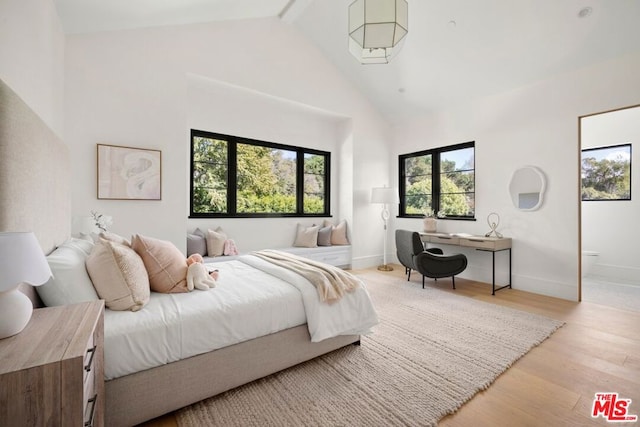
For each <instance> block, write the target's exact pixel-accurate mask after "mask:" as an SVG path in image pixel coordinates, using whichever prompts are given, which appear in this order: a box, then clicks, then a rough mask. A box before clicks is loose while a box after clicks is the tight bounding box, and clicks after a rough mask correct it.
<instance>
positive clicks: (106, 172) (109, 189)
mask: <svg viewBox="0 0 640 427" xmlns="http://www.w3.org/2000/svg"><path fill="white" fill-rule="evenodd" d="M161 175H162V152H161V151H160V150H148V149H143V148H133V147H120V146H117V145H105V144H98V199H114V200H161V198H162V184H161Z"/></svg>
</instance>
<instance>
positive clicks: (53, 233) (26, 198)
mask: <svg viewBox="0 0 640 427" xmlns="http://www.w3.org/2000/svg"><path fill="white" fill-rule="evenodd" d="M69 163H70V162H69V149H68V148H67V146H66V145H65V144H64V143H63V142H62V140H60V138H58V136H57V135H56V134H55V133H54V132H53V131H52V130H51V129H50V128H49V127H48V126H47V124H46V123H45V122H44V121H43V120H42V119H41V118H40V117H39V116H38V115H37V114H36V113H35V112H34V111H33V110H31V108H29V106H28V105H27V104H26V103H25V102H24V101H23V100H22V99H20V97H19V96H18V95H17V94H16V93H15V92H14V91H13V90H11V88H10V87H9V86H7V85H6V84H5V83H4V81H2V80H1V79H0V231H33V232H34V234H35V235H36V237H37V238H38V241H39V242H40V245H41V246H42V250H43V251H44V253H45V254H48V253H50V252H51V251H52V250H53V249H55V248H56V246H58V245H59V244H61V243H62V242H64V241H65V240H66V239H67V238H68V236H69V234H70V228H71V185H70V173H69V168H70V164H69Z"/></svg>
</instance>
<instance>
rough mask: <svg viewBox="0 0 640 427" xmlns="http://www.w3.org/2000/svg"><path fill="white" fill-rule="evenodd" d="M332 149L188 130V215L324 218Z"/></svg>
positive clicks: (327, 199)
mask: <svg viewBox="0 0 640 427" xmlns="http://www.w3.org/2000/svg"><path fill="white" fill-rule="evenodd" d="M330 160H331V157H330V153H328V152H325V151H318V150H312V149H307V148H302V147H293V146H286V145H282V144H274V143H269V142H265V141H256V140H248V139H246V138H239V137H234V136H230V135H220V134H213V133H209V132H203V131H196V130H192V132H191V170H192V180H191V216H192V217H214V216H216V217H220V216H226V217H246V216H305V215H310V216H328V215H329V165H330Z"/></svg>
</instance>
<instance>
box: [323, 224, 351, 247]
mask: <svg viewBox="0 0 640 427" xmlns="http://www.w3.org/2000/svg"><path fill="white" fill-rule="evenodd" d="M323 226H324V227H327V226H331V244H332V245H348V244H349V239H348V238H347V221H345V220H342V221H340V222H339V223H338V225H333V224H331V222H330V221H328V220H326V219H325V220H324V224H323Z"/></svg>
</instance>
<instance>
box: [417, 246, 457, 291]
mask: <svg viewBox="0 0 640 427" xmlns="http://www.w3.org/2000/svg"><path fill="white" fill-rule="evenodd" d="M433 249H437V248H433ZM440 252H442V250H440ZM414 262H415V265H416V270H418V272H419V273H420V274H422V289H424V278H425V277H431V278H432V279H436V280H437V279H439V278H441V277H449V276H451V282H452V284H453V289H455V288H456V277H455V276H456V274H460V273H462V272H463V271H464V270H465V269H466V268H467V257H466V256H465V255H464V254H453V255H443V254H442V253H439V254H437V253H433V252H432V251H431V250H426V251H424V252H422V253H419V254H418V255H416V257H415V260H414Z"/></svg>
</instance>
